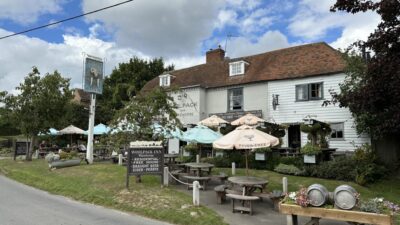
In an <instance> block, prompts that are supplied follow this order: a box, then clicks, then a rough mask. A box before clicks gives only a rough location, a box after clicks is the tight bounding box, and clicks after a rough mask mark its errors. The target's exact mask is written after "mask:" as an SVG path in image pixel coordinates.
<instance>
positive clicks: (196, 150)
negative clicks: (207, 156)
mask: <svg viewBox="0 0 400 225" xmlns="http://www.w3.org/2000/svg"><path fill="white" fill-rule="evenodd" d="M185 151H186V152H189V153H190V154H191V155H197V154H198V153H199V147H198V146H197V144H188V145H186V146H185Z"/></svg>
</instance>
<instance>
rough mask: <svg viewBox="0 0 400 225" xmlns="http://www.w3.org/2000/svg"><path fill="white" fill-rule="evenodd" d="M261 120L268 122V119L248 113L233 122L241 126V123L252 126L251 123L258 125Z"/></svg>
mask: <svg viewBox="0 0 400 225" xmlns="http://www.w3.org/2000/svg"><path fill="white" fill-rule="evenodd" d="M259 122H266V121H265V120H264V119H261V118H259V117H257V116H255V115H253V114H251V113H247V114H246V115H244V116H242V117H240V118H239V119H237V120H234V121H232V122H231V124H232V125H234V126H240V125H249V126H251V125H257V124H258V123H259Z"/></svg>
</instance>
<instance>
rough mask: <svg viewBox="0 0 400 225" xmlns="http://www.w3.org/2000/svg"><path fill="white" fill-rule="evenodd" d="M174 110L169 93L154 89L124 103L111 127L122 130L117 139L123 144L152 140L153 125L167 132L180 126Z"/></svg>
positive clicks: (175, 107) (174, 104)
mask: <svg viewBox="0 0 400 225" xmlns="http://www.w3.org/2000/svg"><path fill="white" fill-rule="evenodd" d="M170 92H171V91H170ZM176 109H177V105H176V103H175V102H174V100H173V98H172V97H171V96H170V95H169V93H168V92H167V91H166V90H164V89H163V88H155V89H153V90H152V91H150V92H147V93H139V94H138V95H136V96H134V97H133V98H132V99H131V101H129V102H128V103H126V104H125V106H124V107H123V108H122V109H120V110H119V111H118V112H117V114H116V115H115V118H114V120H113V123H112V126H113V127H114V128H115V129H120V130H122V132H120V135H122V136H119V138H122V139H123V140H122V142H123V143H124V144H126V143H128V142H129V141H133V140H153V125H154V123H158V124H159V125H161V126H162V127H164V128H165V129H167V130H175V128H176V127H177V126H180V125H181V123H180V121H179V119H178V118H177V113H176V111H175V110H176ZM120 141H121V139H120Z"/></svg>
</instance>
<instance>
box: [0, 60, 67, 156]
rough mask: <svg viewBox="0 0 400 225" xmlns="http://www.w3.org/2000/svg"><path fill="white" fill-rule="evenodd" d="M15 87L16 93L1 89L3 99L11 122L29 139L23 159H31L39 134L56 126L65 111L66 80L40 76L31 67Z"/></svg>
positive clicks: (54, 74) (59, 77) (60, 77)
mask: <svg viewBox="0 0 400 225" xmlns="http://www.w3.org/2000/svg"><path fill="white" fill-rule="evenodd" d="M16 90H17V91H18V92H19V94H18V95H13V94H8V93H6V92H2V98H1V100H2V102H3V103H4V104H5V108H6V109H7V110H10V111H11V113H10V119H11V121H12V123H13V124H14V125H15V126H16V127H17V128H18V129H19V130H20V131H21V133H22V134H24V135H25V136H26V137H27V138H28V139H30V140H31V143H32V144H31V146H30V148H29V149H28V151H27V153H26V159H27V160H31V159H32V149H33V144H34V143H35V140H36V137H37V135H38V134H39V133H41V132H43V133H45V132H47V131H48V129H49V128H50V127H59V125H60V123H61V120H60V118H61V117H62V116H63V115H64V113H65V106H66V104H67V103H68V102H69V101H70V100H71V97H72V94H71V91H70V90H69V79H65V78H63V77H62V76H61V74H60V73H58V72H57V71H54V73H52V74H46V75H45V76H44V77H41V76H40V73H39V70H38V69H37V68H36V67H33V69H32V72H31V73H29V74H28V76H26V77H25V79H24V82H23V83H21V84H20V85H19V86H18V87H16Z"/></svg>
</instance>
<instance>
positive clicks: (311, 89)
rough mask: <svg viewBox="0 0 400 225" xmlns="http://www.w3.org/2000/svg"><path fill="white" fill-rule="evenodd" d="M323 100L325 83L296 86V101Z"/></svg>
mask: <svg viewBox="0 0 400 225" xmlns="http://www.w3.org/2000/svg"><path fill="white" fill-rule="evenodd" d="M322 98H323V83H322V82H321V83H310V84H300V85H296V101H309V100H319V99H322Z"/></svg>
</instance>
